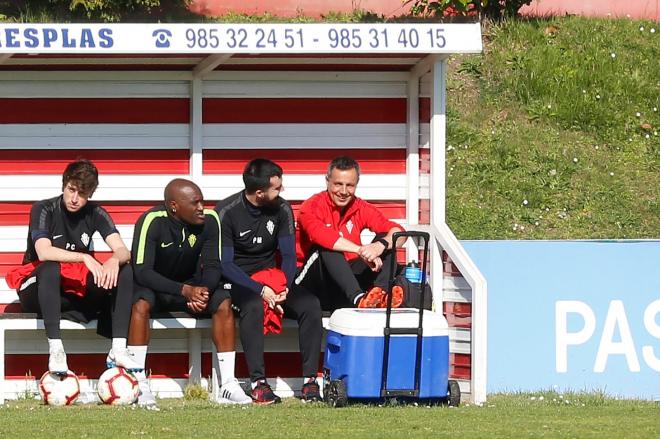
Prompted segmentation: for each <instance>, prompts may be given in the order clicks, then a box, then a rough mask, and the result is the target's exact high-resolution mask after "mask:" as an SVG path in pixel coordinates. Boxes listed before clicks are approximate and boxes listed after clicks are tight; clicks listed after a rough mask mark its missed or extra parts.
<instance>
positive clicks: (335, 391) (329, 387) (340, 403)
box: [323, 380, 348, 407]
mask: <svg viewBox="0 0 660 439" xmlns="http://www.w3.org/2000/svg"><path fill="white" fill-rule="evenodd" d="M323 396H324V399H325V402H326V403H327V404H328V405H329V406H330V407H345V406H346V404H348V396H347V395H346V384H345V383H344V382H343V381H342V380H332V381H330V382H329V383H328V384H326V386H325V389H323Z"/></svg>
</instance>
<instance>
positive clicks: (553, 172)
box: [548, 169, 557, 177]
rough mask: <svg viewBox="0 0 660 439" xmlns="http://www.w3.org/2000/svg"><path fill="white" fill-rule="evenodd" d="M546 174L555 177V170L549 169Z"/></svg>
mask: <svg viewBox="0 0 660 439" xmlns="http://www.w3.org/2000/svg"><path fill="white" fill-rule="evenodd" d="M548 174H550V176H551V177H554V176H555V175H557V170H556V169H550V172H548Z"/></svg>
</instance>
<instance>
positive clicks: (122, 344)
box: [112, 338, 126, 352]
mask: <svg viewBox="0 0 660 439" xmlns="http://www.w3.org/2000/svg"><path fill="white" fill-rule="evenodd" d="M112 350H113V351H114V352H119V351H123V350H126V339H125V338H113V339H112Z"/></svg>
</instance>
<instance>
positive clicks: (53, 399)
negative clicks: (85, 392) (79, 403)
mask: <svg viewBox="0 0 660 439" xmlns="http://www.w3.org/2000/svg"><path fill="white" fill-rule="evenodd" d="M39 394H40V395H41V400H42V401H43V402H44V404H48V405H71V404H73V403H74V402H75V401H76V399H77V398H78V395H80V382H79V381H78V377H77V376H76V374H75V373H73V372H71V371H70V370H69V371H67V373H66V375H64V376H62V375H57V374H54V373H50V372H48V371H46V373H44V374H43V375H42V376H41V379H40V380H39Z"/></svg>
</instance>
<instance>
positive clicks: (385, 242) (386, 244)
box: [374, 238, 390, 250]
mask: <svg viewBox="0 0 660 439" xmlns="http://www.w3.org/2000/svg"><path fill="white" fill-rule="evenodd" d="M374 242H380V243H381V244H383V245H384V246H385V250H387V249H388V248H389V247H390V243H389V242H387V239H385V238H378V239H376V240H375V241H374Z"/></svg>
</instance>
